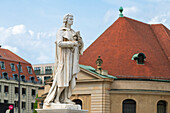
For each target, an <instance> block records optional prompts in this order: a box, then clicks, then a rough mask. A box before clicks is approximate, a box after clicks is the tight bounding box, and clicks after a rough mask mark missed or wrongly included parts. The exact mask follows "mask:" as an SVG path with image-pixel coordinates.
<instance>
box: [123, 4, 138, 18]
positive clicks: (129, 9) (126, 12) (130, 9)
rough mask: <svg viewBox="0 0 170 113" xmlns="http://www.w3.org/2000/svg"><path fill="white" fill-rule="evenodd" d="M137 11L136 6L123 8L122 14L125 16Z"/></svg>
mask: <svg viewBox="0 0 170 113" xmlns="http://www.w3.org/2000/svg"><path fill="white" fill-rule="evenodd" d="M137 12H138V8H137V7H135V6H132V7H125V8H123V14H124V15H127V16H129V15H132V14H136V13H137Z"/></svg>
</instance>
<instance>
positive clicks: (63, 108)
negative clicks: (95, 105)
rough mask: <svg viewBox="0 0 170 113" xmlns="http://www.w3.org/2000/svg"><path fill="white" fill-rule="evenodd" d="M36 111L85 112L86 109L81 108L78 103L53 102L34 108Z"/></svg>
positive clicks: (46, 112) (55, 112) (57, 112)
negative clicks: (40, 107)
mask: <svg viewBox="0 0 170 113" xmlns="http://www.w3.org/2000/svg"><path fill="white" fill-rule="evenodd" d="M36 111H37V112H38V113H87V110H81V106H80V105H73V104H55V103H51V104H50V106H47V105H44V106H43V109H36Z"/></svg>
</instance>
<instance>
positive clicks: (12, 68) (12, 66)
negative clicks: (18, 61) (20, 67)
mask: <svg viewBox="0 0 170 113" xmlns="http://www.w3.org/2000/svg"><path fill="white" fill-rule="evenodd" d="M10 65H11V70H12V71H15V65H14V64H13V63H11V64H10Z"/></svg>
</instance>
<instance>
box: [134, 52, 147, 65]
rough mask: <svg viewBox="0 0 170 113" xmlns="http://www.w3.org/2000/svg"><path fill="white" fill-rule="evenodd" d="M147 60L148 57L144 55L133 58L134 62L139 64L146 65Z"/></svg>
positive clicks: (139, 54) (138, 54)
mask: <svg viewBox="0 0 170 113" xmlns="http://www.w3.org/2000/svg"><path fill="white" fill-rule="evenodd" d="M145 59H146V56H145V54H144V53H137V54H134V55H133V57H132V60H136V62H137V64H144V61H145Z"/></svg>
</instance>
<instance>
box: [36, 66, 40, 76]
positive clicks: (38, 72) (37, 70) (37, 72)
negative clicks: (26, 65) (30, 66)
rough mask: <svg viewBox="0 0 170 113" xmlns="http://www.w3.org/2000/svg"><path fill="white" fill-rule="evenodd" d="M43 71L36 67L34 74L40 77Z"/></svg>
mask: <svg viewBox="0 0 170 113" xmlns="http://www.w3.org/2000/svg"><path fill="white" fill-rule="evenodd" d="M40 71H41V67H34V72H35V74H36V75H39V74H40Z"/></svg>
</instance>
